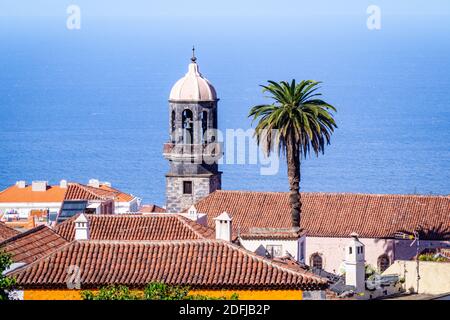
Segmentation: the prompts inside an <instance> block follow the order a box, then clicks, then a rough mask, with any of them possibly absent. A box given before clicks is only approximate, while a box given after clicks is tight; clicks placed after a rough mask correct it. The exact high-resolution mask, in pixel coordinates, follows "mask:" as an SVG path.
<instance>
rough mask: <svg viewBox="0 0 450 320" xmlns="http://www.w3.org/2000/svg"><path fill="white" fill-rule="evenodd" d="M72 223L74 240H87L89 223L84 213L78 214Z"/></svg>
mask: <svg viewBox="0 0 450 320" xmlns="http://www.w3.org/2000/svg"><path fill="white" fill-rule="evenodd" d="M74 223H75V240H89V221H88V219H87V218H86V216H85V215H84V213H82V214H80V215H79V216H78V218H77V219H76V220H75V221H74Z"/></svg>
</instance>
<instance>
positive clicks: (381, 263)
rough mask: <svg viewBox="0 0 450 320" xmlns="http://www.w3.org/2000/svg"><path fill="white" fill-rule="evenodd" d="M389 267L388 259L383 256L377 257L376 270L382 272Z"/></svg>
mask: <svg viewBox="0 0 450 320" xmlns="http://www.w3.org/2000/svg"><path fill="white" fill-rule="evenodd" d="M389 266H390V262H389V257H388V256H387V255H386V254H383V255H381V256H379V257H378V270H379V271H380V272H384V271H385V270H386V269H387V268H388V267H389Z"/></svg>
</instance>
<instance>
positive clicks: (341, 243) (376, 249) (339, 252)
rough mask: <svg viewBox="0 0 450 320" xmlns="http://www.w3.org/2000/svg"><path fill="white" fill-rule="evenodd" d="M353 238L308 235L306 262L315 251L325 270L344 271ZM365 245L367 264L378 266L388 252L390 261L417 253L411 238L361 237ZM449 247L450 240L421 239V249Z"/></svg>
mask: <svg viewBox="0 0 450 320" xmlns="http://www.w3.org/2000/svg"><path fill="white" fill-rule="evenodd" d="M350 239H351V238H350V237H348V238H330V237H306V244H305V249H306V250H305V252H306V254H305V263H306V264H308V265H309V264H310V257H311V256H312V255H313V254H314V253H318V254H320V255H321V256H322V260H323V268H324V270H325V271H328V272H332V273H340V272H341V271H343V261H344V253H345V251H344V250H345V246H346V244H347V243H348V242H349V240H350ZM359 241H361V242H362V243H363V244H364V246H365V259H366V264H369V265H371V266H372V267H374V268H377V267H378V258H379V257H380V256H381V255H383V254H386V255H387V256H388V257H389V260H390V263H391V264H392V263H393V262H394V260H399V259H400V260H410V259H411V258H413V257H414V256H415V255H416V246H415V245H413V246H411V241H410V240H394V239H375V238H359ZM437 247H449V248H450V241H420V248H421V250H423V249H425V248H437Z"/></svg>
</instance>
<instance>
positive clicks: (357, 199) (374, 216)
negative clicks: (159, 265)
mask: <svg viewBox="0 0 450 320" xmlns="http://www.w3.org/2000/svg"><path fill="white" fill-rule="evenodd" d="M301 199H302V204H303V205H302V217H301V227H302V228H303V230H305V232H306V233H307V235H309V236H316V237H348V236H349V234H350V233H352V232H356V233H358V234H359V236H360V237H366V238H390V237H394V235H395V233H396V232H397V231H407V232H411V231H413V230H414V229H416V228H418V227H419V226H421V227H422V228H423V230H424V232H422V236H423V238H424V239H425V238H427V239H450V197H449V196H420V195H394V194H391V195H377V194H350V193H302V194H301ZM195 206H196V208H197V210H198V212H201V213H206V214H207V215H208V224H209V225H210V226H211V227H214V220H213V218H214V217H217V216H218V215H220V214H221V213H222V212H224V211H226V212H228V213H229V214H230V215H231V216H232V218H233V231H234V235H237V234H238V233H239V232H240V234H246V235H247V236H250V235H251V234H252V232H251V228H279V229H285V228H290V227H291V216H290V207H289V193H283V192H246V191H223V190H220V191H216V192H214V193H212V194H210V195H209V196H207V197H206V198H204V199H203V200H201V201H199V202H198V203H197V204H196V205H195Z"/></svg>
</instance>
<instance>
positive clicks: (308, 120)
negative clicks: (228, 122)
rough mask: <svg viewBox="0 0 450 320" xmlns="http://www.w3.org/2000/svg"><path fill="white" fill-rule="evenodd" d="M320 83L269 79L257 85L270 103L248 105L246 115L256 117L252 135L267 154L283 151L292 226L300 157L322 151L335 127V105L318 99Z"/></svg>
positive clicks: (296, 223)
mask: <svg viewBox="0 0 450 320" xmlns="http://www.w3.org/2000/svg"><path fill="white" fill-rule="evenodd" d="M319 84H320V82H317V81H313V80H303V81H301V82H300V83H296V82H295V80H292V81H291V83H289V82H287V81H281V82H280V83H278V82H275V81H269V83H268V85H263V86H261V87H262V88H263V92H264V93H268V94H269V98H270V99H271V100H272V101H273V103H272V104H263V105H257V106H254V107H252V108H251V110H250V113H249V117H252V118H253V121H255V120H258V124H257V126H256V128H255V136H256V139H257V142H258V144H259V145H261V146H262V147H263V149H264V150H265V151H266V153H267V154H268V155H269V154H270V153H271V152H273V151H278V153H279V154H285V155H286V160H287V168H288V179H289V190H290V196H289V203H290V206H291V220H292V227H293V228H296V229H298V228H299V227H300V216H301V198H300V193H299V190H300V160H301V157H302V156H304V157H306V156H307V155H308V154H309V153H310V151H313V152H314V153H315V154H316V156H318V155H319V153H324V151H325V145H326V144H330V139H331V134H332V133H333V131H334V129H335V128H337V125H336V122H335V121H334V118H333V114H332V113H331V112H333V111H334V112H335V111H336V108H335V107H333V106H332V105H330V104H329V103H327V102H325V101H323V100H321V99H319V97H320V96H321V94H320V93H318V92H317V90H318V89H319Z"/></svg>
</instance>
